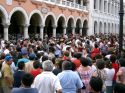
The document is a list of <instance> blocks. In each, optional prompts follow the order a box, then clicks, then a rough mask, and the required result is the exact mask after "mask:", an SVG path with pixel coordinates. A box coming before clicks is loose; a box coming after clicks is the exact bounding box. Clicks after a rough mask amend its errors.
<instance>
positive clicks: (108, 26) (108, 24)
mask: <svg viewBox="0 0 125 93" xmlns="http://www.w3.org/2000/svg"><path fill="white" fill-rule="evenodd" d="M108 33H110V23H108Z"/></svg>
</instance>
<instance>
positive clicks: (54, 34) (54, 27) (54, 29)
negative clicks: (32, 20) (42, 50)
mask: <svg viewBox="0 0 125 93" xmlns="http://www.w3.org/2000/svg"><path fill="white" fill-rule="evenodd" d="M56 27H57V26H56V25H53V37H56Z"/></svg>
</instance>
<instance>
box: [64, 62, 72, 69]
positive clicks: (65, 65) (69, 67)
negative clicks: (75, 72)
mask: <svg viewBox="0 0 125 93" xmlns="http://www.w3.org/2000/svg"><path fill="white" fill-rule="evenodd" d="M62 69H63V70H71V69H72V63H71V62H70V61H67V60H66V61H63V63H62Z"/></svg>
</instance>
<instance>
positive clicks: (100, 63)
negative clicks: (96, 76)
mask: <svg viewBox="0 0 125 93" xmlns="http://www.w3.org/2000/svg"><path fill="white" fill-rule="evenodd" d="M96 66H97V68H98V69H100V70H101V69H103V68H104V67H105V61H104V60H101V59H98V60H97V61H96Z"/></svg>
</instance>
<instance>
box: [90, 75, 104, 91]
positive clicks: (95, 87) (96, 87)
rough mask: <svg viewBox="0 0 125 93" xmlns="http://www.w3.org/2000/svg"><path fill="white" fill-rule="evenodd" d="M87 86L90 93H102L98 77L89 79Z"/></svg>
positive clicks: (101, 82) (100, 80)
mask: <svg viewBox="0 0 125 93" xmlns="http://www.w3.org/2000/svg"><path fill="white" fill-rule="evenodd" d="M89 85H90V87H91V90H90V91H91V92H93V93H99V92H101V91H102V86H103V81H102V79H101V78H99V77H91V79H90V82H89Z"/></svg>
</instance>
